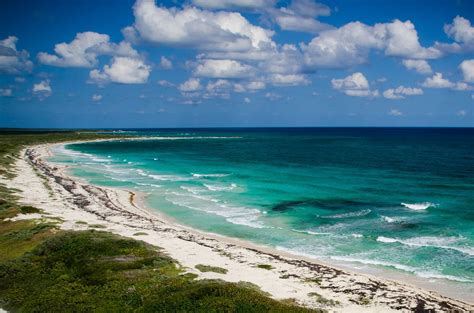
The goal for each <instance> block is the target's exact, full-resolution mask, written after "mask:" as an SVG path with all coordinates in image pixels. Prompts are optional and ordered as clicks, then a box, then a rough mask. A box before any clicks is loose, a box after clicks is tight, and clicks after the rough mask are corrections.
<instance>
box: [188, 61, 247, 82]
mask: <svg viewBox="0 0 474 313" xmlns="http://www.w3.org/2000/svg"><path fill="white" fill-rule="evenodd" d="M254 73H255V69H254V68H253V67H252V66H250V65H246V64H242V63H240V62H238V61H235V60H203V61H201V62H200V63H199V64H198V65H197V66H196V68H195V70H194V75H196V76H202V77H213V78H242V77H249V76H252V75H254Z"/></svg>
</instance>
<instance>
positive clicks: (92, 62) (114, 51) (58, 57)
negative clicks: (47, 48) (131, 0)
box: [38, 32, 138, 68]
mask: <svg viewBox="0 0 474 313" xmlns="http://www.w3.org/2000/svg"><path fill="white" fill-rule="evenodd" d="M54 52H55V53H56V54H49V53H46V52H40V53H38V60H39V61H40V62H41V63H43V64H47V65H52V66H59V67H89V68H90V67H94V66H96V65H97V63H98V61H97V56H98V55H113V56H126V57H138V52H137V51H135V50H134V49H133V48H132V46H131V45H130V43H128V42H124V41H122V42H120V43H119V44H115V43H111V42H110V37H109V36H108V35H105V34H99V33H95V32H84V33H77V34H76V38H74V40H73V41H71V42H70V43H65V42H63V43H59V44H56V45H55V46H54Z"/></svg>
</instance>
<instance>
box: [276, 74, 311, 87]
mask: <svg viewBox="0 0 474 313" xmlns="http://www.w3.org/2000/svg"><path fill="white" fill-rule="evenodd" d="M270 81H271V82H272V83H273V84H274V85H282V86H296V85H307V84H309V80H308V79H307V78H306V77H305V76H304V75H301V74H286V75H284V74H273V75H272V76H270Z"/></svg>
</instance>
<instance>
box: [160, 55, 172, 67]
mask: <svg viewBox="0 0 474 313" xmlns="http://www.w3.org/2000/svg"><path fill="white" fill-rule="evenodd" d="M160 67H161V68H162V69H165V70H170V69H172V68H173V62H171V60H170V59H168V58H167V57H165V56H162V57H161V59H160Z"/></svg>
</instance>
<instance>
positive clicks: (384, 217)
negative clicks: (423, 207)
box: [381, 215, 400, 223]
mask: <svg viewBox="0 0 474 313" xmlns="http://www.w3.org/2000/svg"><path fill="white" fill-rule="evenodd" d="M381 218H382V220H383V221H384V222H387V223H398V222H400V220H399V219H397V218H394V217H388V216H383V215H382V216H381Z"/></svg>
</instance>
